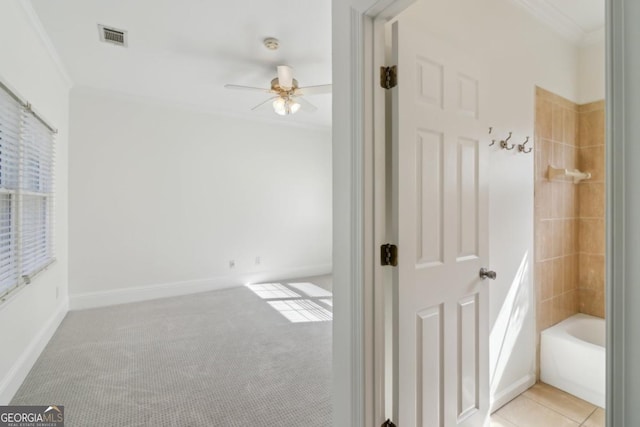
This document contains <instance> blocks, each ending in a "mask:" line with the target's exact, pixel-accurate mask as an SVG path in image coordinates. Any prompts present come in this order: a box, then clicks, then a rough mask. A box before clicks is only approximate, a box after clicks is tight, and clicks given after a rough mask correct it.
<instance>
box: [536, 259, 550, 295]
mask: <svg viewBox="0 0 640 427" xmlns="http://www.w3.org/2000/svg"><path fill="white" fill-rule="evenodd" d="M536 265H537V266H538V272H539V277H538V278H537V279H536V282H537V283H538V284H539V285H540V299H541V301H544V300H547V299H549V298H551V297H553V260H546V261H541V262H538V263H537V264H536Z"/></svg>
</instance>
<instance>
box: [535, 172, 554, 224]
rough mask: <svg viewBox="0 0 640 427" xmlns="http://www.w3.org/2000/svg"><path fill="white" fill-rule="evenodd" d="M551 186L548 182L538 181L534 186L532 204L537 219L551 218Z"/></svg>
mask: <svg viewBox="0 0 640 427" xmlns="http://www.w3.org/2000/svg"><path fill="white" fill-rule="evenodd" d="M553 185H554V184H552V183H550V182H548V181H538V182H536V184H535V190H534V204H535V214H536V218H537V219H549V218H551V200H552V198H551V188H552V186H553Z"/></svg>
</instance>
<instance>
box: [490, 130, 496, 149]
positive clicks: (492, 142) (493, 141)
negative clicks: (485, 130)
mask: <svg viewBox="0 0 640 427" xmlns="http://www.w3.org/2000/svg"><path fill="white" fill-rule="evenodd" d="M491 132H493V126H491V127H489V135H491ZM495 143H496V140H495V139H492V140H491V144H489V147H491V146H492V145H495Z"/></svg>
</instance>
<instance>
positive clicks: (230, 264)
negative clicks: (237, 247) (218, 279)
mask: <svg viewBox="0 0 640 427" xmlns="http://www.w3.org/2000/svg"><path fill="white" fill-rule="evenodd" d="M235 266H236V262H235V261H234V260H231V261H229V268H234V267H235Z"/></svg>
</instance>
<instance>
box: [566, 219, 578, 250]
mask: <svg viewBox="0 0 640 427" xmlns="http://www.w3.org/2000/svg"><path fill="white" fill-rule="evenodd" d="M564 221H565V236H564V240H563V242H564V255H573V254H576V253H578V220H577V219H575V218H573V219H565V220H564Z"/></svg>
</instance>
